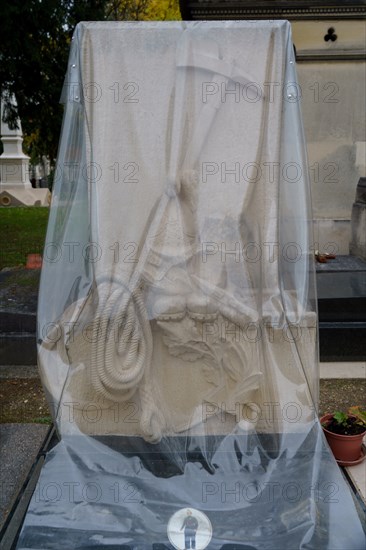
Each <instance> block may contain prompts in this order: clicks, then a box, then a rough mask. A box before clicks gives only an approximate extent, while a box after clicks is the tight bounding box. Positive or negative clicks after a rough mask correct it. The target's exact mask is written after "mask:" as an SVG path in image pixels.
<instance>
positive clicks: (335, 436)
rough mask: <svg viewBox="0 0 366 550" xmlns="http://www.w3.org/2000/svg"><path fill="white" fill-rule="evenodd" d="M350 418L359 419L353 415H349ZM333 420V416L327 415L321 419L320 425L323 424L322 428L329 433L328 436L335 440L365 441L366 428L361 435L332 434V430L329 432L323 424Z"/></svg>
mask: <svg viewBox="0 0 366 550" xmlns="http://www.w3.org/2000/svg"><path fill="white" fill-rule="evenodd" d="M349 417H350V418H357V417H356V416H354V415H353V414H350V415H349ZM331 418H333V415H332V414H325V415H324V416H322V417H321V419H320V423H321V424H322V428H323V430H324V431H325V432H327V434H331V436H332V437H334V438H335V439H344V438H346V439H352V440H354V439H360V438H361V439H363V437H364V435H365V434H366V428H365V429H364V431H363V432H361V433H360V434H356V435H346V434H336V433H334V432H331V431H330V430H327V428H326V427H325V426H323V422H326V421H327V420H330V419H331Z"/></svg>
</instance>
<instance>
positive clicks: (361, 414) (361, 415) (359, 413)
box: [348, 405, 366, 427]
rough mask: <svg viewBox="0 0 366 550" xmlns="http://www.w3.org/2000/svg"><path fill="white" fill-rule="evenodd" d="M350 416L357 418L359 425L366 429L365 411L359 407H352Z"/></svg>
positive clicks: (349, 412)
mask: <svg viewBox="0 0 366 550" xmlns="http://www.w3.org/2000/svg"><path fill="white" fill-rule="evenodd" d="M348 414H352V415H353V416H355V417H356V418H357V424H358V425H359V426H365V427H366V411H363V410H362V409H361V407H360V406H359V405H357V406H353V407H350V408H349V409H348Z"/></svg>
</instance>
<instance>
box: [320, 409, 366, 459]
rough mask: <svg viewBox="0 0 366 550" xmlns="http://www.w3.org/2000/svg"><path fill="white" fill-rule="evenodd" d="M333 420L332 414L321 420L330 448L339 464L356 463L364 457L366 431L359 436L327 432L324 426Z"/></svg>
mask: <svg viewBox="0 0 366 550" xmlns="http://www.w3.org/2000/svg"><path fill="white" fill-rule="evenodd" d="M331 418H333V415H332V414H326V415H325V416H323V417H322V418H321V419H320V422H321V424H322V427H323V430H324V433H325V437H326V438H327V441H328V443H329V447H330V448H331V449H332V452H333V454H334V456H335V458H336V460H337V461H338V462H341V463H347V464H348V463H351V462H356V461H358V460H359V459H360V457H361V456H362V450H361V448H362V440H363V438H364V436H365V433H366V430H365V431H364V432H362V433H360V434H357V435H340V434H336V433H333V432H331V431H329V430H327V428H326V427H324V424H325V425H326V423H327V422H328V421H329V420H331Z"/></svg>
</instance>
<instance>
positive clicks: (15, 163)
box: [0, 100, 50, 206]
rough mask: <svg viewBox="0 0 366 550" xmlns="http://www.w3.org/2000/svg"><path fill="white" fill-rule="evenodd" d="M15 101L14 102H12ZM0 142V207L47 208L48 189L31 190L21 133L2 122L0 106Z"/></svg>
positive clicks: (18, 129) (20, 128)
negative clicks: (0, 146) (1, 148)
mask: <svg viewBox="0 0 366 550" xmlns="http://www.w3.org/2000/svg"><path fill="white" fill-rule="evenodd" d="M13 101H15V100H13ZM1 141H2V142H3V146H4V152H3V154H2V155H1V156H0V206H48V205H49V199H50V192H49V190H48V189H33V188H32V186H31V183H30V181H29V157H28V156H27V155H25V154H24V153H23V149H22V142H23V133H22V126H21V123H20V120H18V128H17V129H14V130H11V129H10V128H9V126H8V124H7V123H6V122H4V121H3V104H2V105H1Z"/></svg>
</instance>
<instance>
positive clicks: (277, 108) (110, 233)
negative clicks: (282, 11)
mask: <svg viewBox="0 0 366 550" xmlns="http://www.w3.org/2000/svg"><path fill="white" fill-rule="evenodd" d="M296 83H297V81H296V73H295V63H294V55H293V47H292V42H291V33H290V26H289V24H288V23H287V22H284V21H277V22H194V23H184V22H183V23H178V22H171V23H160V22H159V23H82V24H79V25H78V27H77V28H76V31H75V34H74V39H73V44H72V47H71V53H70V61H69V66H68V70H67V76H66V79H65V85H64V90H63V94H62V97H63V101H64V103H65V119H64V125H63V130H62V137H61V145H60V151H59V156H58V165H57V170H56V178H55V179H56V181H55V187H54V192H53V199H52V207H51V213H50V221H49V228H48V233H47V240H46V246H45V254H44V266H43V271H42V280H41V289H40V300H39V315H38V356H39V367H40V372H41V376H42V380H43V383H44V387H45V388H46V391H47V395H48V398H49V402H50V404H51V407H52V411H53V414H54V420H55V424H56V426H57V429H58V432H59V435H60V438H61V442H60V443H59V444H58V445H57V446H56V447H55V449H53V450H52V451H51V452H50V453H49V455H48V457H47V460H46V464H45V466H44V468H43V470H42V473H41V477H40V480H39V484H38V487H37V490H36V492H35V494H34V496H33V499H32V502H31V505H30V508H29V510H28V513H27V517H26V520H25V523H24V526H23V530H22V534H21V537H20V540H19V543H18V548H19V549H25V548H38V549H40V548H47V549H53V548H66V547H67V548H80V549H81V548H83V549H86V548H95V547H101V546H108V547H110V548H119V549H130V550H137V549H146V550H147V549H154V550H161V549H165V548H166V549H170V550H172V549H183V548H196V549H197V550H203V549H204V548H210V549H213V550H216V549H217V550H219V549H223V550H225V549H226V550H229V549H231V550H234V549H237V550H241V549H243V550H244V549H245V548H247V549H249V548H252V549H278V548H283V549H284V550H285V549H289V550H290V549H291V550H294V549H319V548H322V549H329V550H330V549H332V550H335V549H339V550H345V548H347V550H352V549H354V550H361V549H362V548H364V532H363V528H362V523H361V520H360V518H359V515H358V513H357V509H356V506H355V504H354V502H353V500H352V497H351V494H350V493H349V491H348V489H347V487H346V485H345V483H344V481H343V478H342V476H341V474H340V472H339V470H338V467H337V465H336V463H335V461H334V459H333V457H332V456H331V454H330V452H329V450H328V448H327V446H326V444H325V443H324V438H323V435H322V431H321V427H320V425H319V421H318V419H317V399H318V358H317V322H316V300H315V278H314V266H313V259H312V254H311V251H310V245H311V242H312V237H311V232H310V228H311V214H310V212H309V203H310V200H309V182H308V177H307V173H308V171H307V163H306V155H305V143H304V138H303V132H302V123H301V115H300V111H299V104H298V100H299V98H298V97H297V94H296V90H297V86H296Z"/></svg>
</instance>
